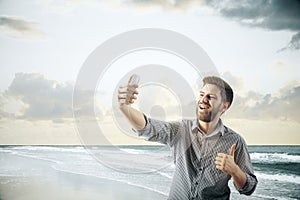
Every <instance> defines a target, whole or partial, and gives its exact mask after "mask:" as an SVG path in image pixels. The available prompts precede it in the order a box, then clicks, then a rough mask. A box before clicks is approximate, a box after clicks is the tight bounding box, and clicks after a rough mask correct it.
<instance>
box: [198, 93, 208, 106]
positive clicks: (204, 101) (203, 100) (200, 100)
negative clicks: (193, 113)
mask: <svg viewBox="0 0 300 200" xmlns="http://www.w3.org/2000/svg"><path fill="white" fill-rule="evenodd" d="M199 103H208V99H207V96H206V95H203V96H200V97H199V100H198V104H199Z"/></svg>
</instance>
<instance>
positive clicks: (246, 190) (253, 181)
mask: <svg viewBox="0 0 300 200" xmlns="http://www.w3.org/2000/svg"><path fill="white" fill-rule="evenodd" d="M246 177H247V181H246V184H245V185H244V187H243V188H241V189H237V190H238V192H239V193H240V194H245V195H251V194H252V193H253V192H254V190H255V188H256V185H257V178H256V176H255V175H253V174H251V175H250V174H247V173H246Z"/></svg>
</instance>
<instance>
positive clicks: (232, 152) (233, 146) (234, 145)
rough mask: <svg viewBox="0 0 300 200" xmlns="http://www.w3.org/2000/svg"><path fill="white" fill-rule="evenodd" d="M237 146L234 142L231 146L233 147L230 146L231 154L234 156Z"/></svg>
mask: <svg viewBox="0 0 300 200" xmlns="http://www.w3.org/2000/svg"><path fill="white" fill-rule="evenodd" d="M235 147H236V144H233V145H232V146H231V148H230V155H231V156H232V157H234V150H235Z"/></svg>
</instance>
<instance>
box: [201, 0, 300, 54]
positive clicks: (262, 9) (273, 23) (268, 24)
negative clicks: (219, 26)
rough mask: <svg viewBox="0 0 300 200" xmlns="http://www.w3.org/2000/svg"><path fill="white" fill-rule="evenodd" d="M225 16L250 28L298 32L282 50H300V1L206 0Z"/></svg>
mask: <svg viewBox="0 0 300 200" xmlns="http://www.w3.org/2000/svg"><path fill="white" fill-rule="evenodd" d="M206 4H207V5H209V6H212V7H213V8H215V9H217V10H218V11H219V12H220V13H221V14H222V15H223V16H225V17H227V18H230V19H233V20H236V21H238V22H240V23H241V24H244V25H247V26H250V27H261V28H265V29H268V30H273V31H280V30H288V31H293V32H296V33H295V35H294V36H292V38H291V41H290V43H289V44H288V45H287V46H286V47H284V48H282V49H281V50H285V49H292V50H299V49H300V1H299V0H286V1H282V0H256V1H252V0H241V1H234V0H226V1H221V0H206Z"/></svg>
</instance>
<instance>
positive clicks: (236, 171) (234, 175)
mask: <svg viewBox="0 0 300 200" xmlns="http://www.w3.org/2000/svg"><path fill="white" fill-rule="evenodd" d="M240 173H241V169H240V167H239V166H238V165H237V164H234V170H233V171H232V172H231V174H230V175H231V176H232V177H236V176H238V175H239V174H240Z"/></svg>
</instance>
